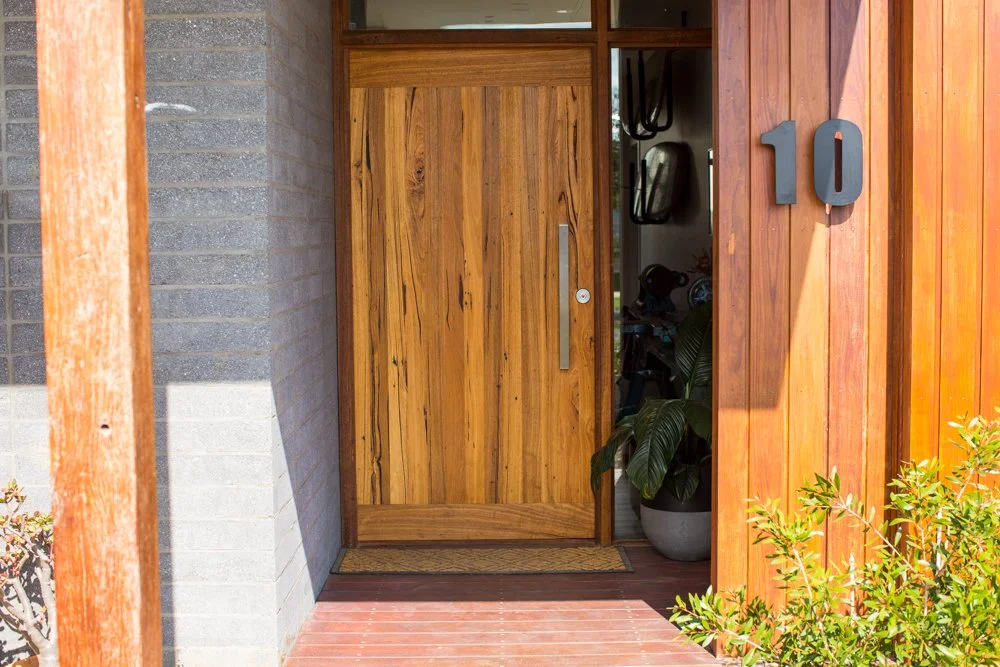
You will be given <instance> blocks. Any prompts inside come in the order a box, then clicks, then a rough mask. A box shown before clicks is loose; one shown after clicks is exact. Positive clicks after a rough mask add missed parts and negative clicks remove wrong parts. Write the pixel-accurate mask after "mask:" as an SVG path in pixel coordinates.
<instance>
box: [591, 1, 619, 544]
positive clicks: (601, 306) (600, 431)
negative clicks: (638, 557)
mask: <svg viewBox="0 0 1000 667" xmlns="http://www.w3.org/2000/svg"><path fill="white" fill-rule="evenodd" d="M610 9H611V8H610V6H609V5H608V3H605V2H595V3H594V4H593V21H594V26H595V27H596V28H597V33H598V44H604V43H605V40H607V37H608V26H609V24H610V15H609V14H610ZM593 70H594V88H593V90H594V116H593V117H594V159H595V179H594V182H595V183H596V187H595V188H594V207H595V208H594V211H595V213H596V216H595V221H596V224H595V225H594V228H595V229H594V231H595V235H594V276H595V279H594V290H593V291H594V299H595V300H594V315H595V321H594V333H595V342H596V345H597V351H598V352H597V355H596V359H595V361H596V364H597V368H596V371H597V373H596V382H597V395H596V403H595V404H596V406H597V415H596V417H597V423H596V435H597V438H596V442H595V443H594V445H595V448H597V447H600V446H602V445H603V444H604V443H605V442H606V441H607V439H608V437H610V435H611V432H612V429H613V428H614V423H613V418H612V417H613V415H614V405H613V404H614V384H615V379H614V378H615V371H616V369H615V363H614V359H613V354H612V350H613V349H614V340H613V337H614V333H613V332H614V307H615V306H614V287H613V285H612V281H611V275H612V273H613V271H614V269H613V264H614V260H613V257H612V253H613V240H612V227H613V225H612V220H611V217H612V216H611V208H612V203H611V202H612V201H614V194H613V189H614V187H615V185H614V178H613V177H612V173H611V170H612V166H611V140H612V137H611V128H612V121H611V104H612V101H611V52H610V50H609V49H605V48H601V47H598V48H596V49H595V53H594V67H593ZM596 531H597V538H598V540H599V541H600V543H601V544H603V545H609V544H611V543H612V541H613V540H614V535H615V488H614V473H613V472H612V471H608V472H607V473H606V474H605V475H604V478H603V480H602V483H601V489H600V491H599V493H598V496H597V526H596Z"/></svg>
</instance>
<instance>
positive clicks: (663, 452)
mask: <svg viewBox="0 0 1000 667" xmlns="http://www.w3.org/2000/svg"><path fill="white" fill-rule="evenodd" d="M685 428H686V424H685V420H684V401H683V400H678V399H673V400H663V399H654V400H647V401H646V403H645V404H644V405H643V406H642V409H641V410H639V414H637V415H636V418H635V422H634V429H635V443H636V446H635V452H633V453H632V460H631V461H629V464H628V467H627V468H626V469H625V472H626V474H627V475H628V478H629V481H631V482H632V484H633V486H635V487H636V488H637V489H639V491H641V492H642V495H643V496H644V497H646V498H652V497H653V496H655V495H656V493H657V491H659V490H660V486H661V485H662V484H663V477H664V476H665V475H666V474H667V471H668V470H669V469H670V464H671V463H672V462H673V460H674V454H675V453H676V452H677V447H678V445H680V442H681V438H683V437H684V430H685Z"/></svg>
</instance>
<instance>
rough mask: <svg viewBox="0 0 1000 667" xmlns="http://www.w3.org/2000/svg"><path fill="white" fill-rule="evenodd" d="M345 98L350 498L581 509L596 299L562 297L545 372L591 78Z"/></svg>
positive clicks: (473, 510) (587, 207) (583, 175)
mask: <svg viewBox="0 0 1000 667" xmlns="http://www.w3.org/2000/svg"><path fill="white" fill-rule="evenodd" d="M411 53H413V54H414V55H415V56H416V59H417V60H420V54H419V53H416V52H411ZM508 53H509V54H510V55H511V56H512V57H513V58H514V59H522V58H523V54H522V53H521V52H520V51H508ZM533 53H535V54H536V55H537V57H538V58H540V59H544V58H546V57H547V56H548V51H545V50H538V51H533ZM588 53H589V52H588ZM434 57H435V58H439V57H440V54H439V53H438V52H437V51H435V53H434ZM353 58H354V56H353V55H352V61H353ZM453 59H454V58H453ZM452 67H453V69H455V70H456V71H458V72H461V71H464V70H465V68H466V65H465V64H464V62H462V59H461V58H457V59H454V63H453V65H452ZM586 72H587V73H588V75H589V73H590V68H589V61H588V66H587V68H586ZM456 78H461V76H458V77H446V80H448V81H452V80H455V79H456ZM350 99H351V158H350V159H351V166H352V172H351V173H352V178H351V219H352V239H353V243H352V257H353V263H354V267H355V268H354V272H353V295H352V301H353V311H354V317H353V340H354V353H355V358H356V361H355V363H356V364H358V366H357V371H356V374H355V381H354V395H355V401H356V414H355V420H354V422H355V425H354V442H355V452H356V463H355V474H356V475H357V491H356V492H357V501H358V503H359V504H360V505H361V506H362V507H364V506H371V505H379V506H387V507H388V508H389V509H387V510H385V511H388V512H390V513H391V512H392V511H396V510H397V509H398V511H400V512H404V511H410V510H411V509H412V507H414V506H416V507H420V506H438V505H442V506H443V505H448V506H460V505H464V506H467V507H468V508H469V512H470V514H469V518H468V519H462V518H461V513H460V512H453V513H451V514H449V515H448V517H451V519H450V520H451V521H452V522H453V523H461V524H467V523H468V521H475V520H477V518H478V517H481V516H483V514H482V506H483V505H484V504H485V505H517V504H522V503H528V504H540V505H544V504H560V503H590V504H591V509H592V510H593V507H592V505H593V494H592V493H591V492H590V490H589V485H588V482H589V456H590V453H591V452H592V451H593V449H594V446H595V437H596V414H595V400H596V391H595V385H594V378H595V375H596V368H595V364H596V361H595V354H596V352H595V324H594V322H595V316H594V306H593V304H578V303H577V302H576V301H575V299H571V301H570V304H571V307H570V313H571V321H570V332H571V368H570V369H569V370H560V369H559V354H558V331H559V322H558V297H559V292H558V290H559V285H558V244H557V232H558V227H559V225H560V224H566V225H569V227H570V232H571V233H570V238H571V248H570V258H571V267H570V268H571V276H570V282H571V287H572V290H571V291H575V289H576V288H577V287H587V288H588V289H593V285H594V272H595V269H594V252H593V244H594V238H595V236H594V235H595V231H594V225H593V206H594V191H593V183H592V179H593V172H592V166H591V165H592V149H593V141H592V137H593V136H594V134H593V126H592V123H591V114H592V109H593V101H592V96H591V82H590V80H588V83H587V85H585V86H567V85H531V86H509V85H503V86H492V85H491V86H462V87H458V86H447V87H439V88H434V87H424V86H422V87H409V86H393V87H388V88H379V87H371V86H367V85H366V86H357V85H354V82H353V81H352V87H351V91H350ZM408 506H409V509H408V508H407V507H408ZM359 511H360V510H359ZM590 520H591V522H592V525H591V526H590V530H589V532H588V533H586V534H588V535H591V536H593V534H594V526H593V520H594V515H593V511H591V513H590ZM392 525H396V524H394V523H393V524H392ZM359 526H360V524H359ZM474 527H475V526H474V525H472V524H470V525H463V527H462V528H461V530H471V529H474ZM435 529H439V530H440V534H437V535H435V534H434V530H435ZM421 530H422V531H423V534H425V537H424V538H423V539H450V538H448V537H445V535H448V534H450V533H449V532H448V531H452V530H455V528H454V527H453V526H449V525H444V524H442V525H440V526H436V527H424V528H422V529H421ZM522 530H529V532H530V530H531V527H525V528H523V529H522ZM574 536H576V537H579V536H581V535H579V534H578V533H577V534H574ZM362 539H372V538H364V537H363V538H362ZM377 539H380V540H381V539H391V538H387V537H386V533H384V532H383V533H379V536H378V538H377ZM398 539H404V538H402V537H400V538H398Z"/></svg>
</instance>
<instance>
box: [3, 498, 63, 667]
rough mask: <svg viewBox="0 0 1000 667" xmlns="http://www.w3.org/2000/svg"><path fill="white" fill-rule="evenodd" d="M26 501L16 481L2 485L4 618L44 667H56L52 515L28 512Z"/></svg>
mask: <svg viewBox="0 0 1000 667" xmlns="http://www.w3.org/2000/svg"><path fill="white" fill-rule="evenodd" d="M25 500H26V497H25V493H24V489H23V488H22V487H21V486H19V485H18V483H17V482H16V481H12V482H10V484H8V485H7V486H6V487H3V488H0V505H4V506H5V509H6V511H0V622H3V623H5V624H6V625H7V626H8V627H10V628H11V629H13V630H14V631H15V632H17V633H18V634H19V635H21V637H23V638H24V640H25V642H26V643H27V644H28V647H29V648H30V650H31V652H32V653H34V654H36V655H37V656H38V658H39V665H40V667H56V666H57V665H58V664H59V652H58V647H57V642H56V602H55V581H54V579H53V577H52V571H53V563H52V515H50V514H46V513H42V512H26V511H23V508H24V504H25ZM0 648H2V649H3V651H4V652H6V649H7V647H6V646H3V647H0Z"/></svg>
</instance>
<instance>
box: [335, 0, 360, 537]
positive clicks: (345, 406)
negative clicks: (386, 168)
mask: <svg viewBox="0 0 1000 667" xmlns="http://www.w3.org/2000/svg"><path fill="white" fill-rule="evenodd" d="M333 11H334V20H333V21H332V23H333V28H332V30H333V36H332V44H333V59H332V60H333V67H332V69H333V72H334V73H335V74H334V76H333V86H332V93H333V110H334V119H333V125H334V126H333V165H334V168H333V178H334V189H335V192H336V193H337V196H336V197H334V210H335V212H336V220H335V221H334V232H335V234H336V243H335V246H336V247H335V249H334V252H335V254H336V272H337V276H336V278H337V435H338V438H337V441H338V450H339V455H340V459H339V463H340V465H339V472H340V517H341V520H340V532H341V537H342V539H343V541H344V546H347V547H353V546H356V545H357V517H356V515H357V493H356V491H355V486H356V483H357V480H358V474H357V471H356V470H355V445H356V443H355V430H354V425H355V420H354V417H355V401H354V355H355V347H354V346H355V340H354V300H353V291H352V290H350V289H345V287H344V286H345V285H350V284H351V281H352V277H353V275H354V257H353V245H354V244H353V238H352V233H351V209H352V207H351V196H352V195H353V193H352V194H350V195H349V194H348V193H351V179H352V177H353V176H352V174H353V168H352V165H351V156H350V144H351V118H350V95H349V92H348V89H347V74H348V52H347V51H346V49H344V46H343V43H342V41H341V27H342V26H346V25H347V6H346V5H345V4H344V3H343V2H335V3H334V5H333Z"/></svg>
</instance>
